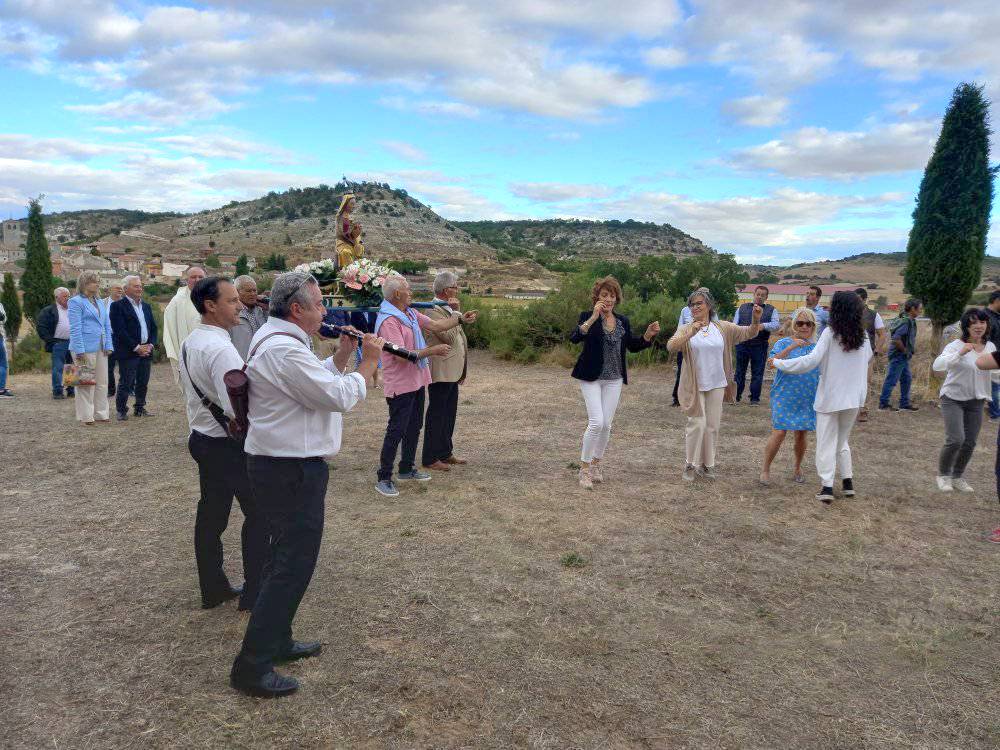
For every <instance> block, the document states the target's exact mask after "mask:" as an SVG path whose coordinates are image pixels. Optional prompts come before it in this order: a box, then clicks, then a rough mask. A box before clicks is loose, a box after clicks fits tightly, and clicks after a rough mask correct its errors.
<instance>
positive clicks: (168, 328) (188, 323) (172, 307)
mask: <svg viewBox="0 0 1000 750" xmlns="http://www.w3.org/2000/svg"><path fill="white" fill-rule="evenodd" d="M203 278H205V269H204V268H203V267H202V266H197V265H196V266H189V267H188V269H187V270H186V271H185V272H184V281H185V285H184V286H182V287H181V288H180V289H178V290H177V294H175V295H174V298H173V299H172V300H170V303H169V304H168V305H167V309H166V310H164V311H163V348H164V349H166V350H167V359H169V360H170V371H171V372H172V373H173V374H174V382H175V383H177V384H178V386H180V370H179V369H178V366H177V361H178V359H180V351H181V344H183V343H184V339H186V338H187V337H188V336H189V335H190V334H191V331H193V330H194V329H195V328H197V327H198V326H199V325H200V324H201V315H199V314H198V311H197V310H196V309H195V307H194V305H193V304H192V302H191V290H192V289H194V285H195V284H197V283H198V282H199V281H201V280H202V279H203Z"/></svg>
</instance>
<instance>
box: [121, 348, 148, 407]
mask: <svg viewBox="0 0 1000 750" xmlns="http://www.w3.org/2000/svg"><path fill="white" fill-rule="evenodd" d="M152 365H153V358H152V357H129V358H128V359H119V360H118V394H117V396H115V408H117V409H118V413H119V414H120V413H122V412H126V411H128V397H129V394H130V393H134V394H135V410H136V411H139V409H142V408H143V407H144V406H145V405H146V387H147V386H148V385H149V370H150V367H152Z"/></svg>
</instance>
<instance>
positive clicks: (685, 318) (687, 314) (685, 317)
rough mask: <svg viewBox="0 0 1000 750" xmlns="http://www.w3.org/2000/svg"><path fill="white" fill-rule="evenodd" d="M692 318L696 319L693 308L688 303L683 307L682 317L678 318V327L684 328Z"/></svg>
mask: <svg viewBox="0 0 1000 750" xmlns="http://www.w3.org/2000/svg"><path fill="white" fill-rule="evenodd" d="M692 320H694V317H693V316H692V315H691V308H690V307H688V306H687V305H684V307H682V308H681V314H680V317H679V318H677V327H678V328H683V327H684V326H686V325H687V324H688V323H690V322H691V321H692Z"/></svg>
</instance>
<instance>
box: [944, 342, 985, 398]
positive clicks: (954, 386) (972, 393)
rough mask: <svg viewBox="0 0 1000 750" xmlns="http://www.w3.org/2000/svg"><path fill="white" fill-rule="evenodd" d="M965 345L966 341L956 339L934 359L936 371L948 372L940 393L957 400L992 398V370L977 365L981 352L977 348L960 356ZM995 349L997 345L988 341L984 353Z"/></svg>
mask: <svg viewBox="0 0 1000 750" xmlns="http://www.w3.org/2000/svg"><path fill="white" fill-rule="evenodd" d="M963 346H965V342H964V341H962V340H961V339H956V340H955V341H952V342H951V343H950V344H948V346H946V347H945V348H944V349H943V350H942V351H941V353H940V354H939V355H938V356H937V359H935V360H934V364H933V365H932V367H933V369H934V371H935V372H946V373H947V375H946V376H945V379H944V383H943V384H942V385H941V392H940V395H942V396H947V397H948V398H950V399H953V400H955V401H971V400H973V399H988V398H992V388H991V385H992V384H991V378H990V371H989V370H980V369H979V368H977V367H976V358H977V357H978V356H979V353H978V352H976V350H975V349H973V350H972V351H971V352H968V353H966V354H965V356H963V357H960V356H958V353H959V352H960V351H962V347H963ZM995 351H996V347H995V346H994V345H993V342H992V341H988V342H986V347H985V348H984V349H983V351H982V354H989V353H991V352H995Z"/></svg>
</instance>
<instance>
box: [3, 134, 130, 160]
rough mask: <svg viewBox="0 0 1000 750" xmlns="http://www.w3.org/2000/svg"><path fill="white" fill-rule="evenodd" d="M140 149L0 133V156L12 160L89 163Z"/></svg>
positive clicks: (120, 145)
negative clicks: (51, 160) (3, 155)
mask: <svg viewBox="0 0 1000 750" xmlns="http://www.w3.org/2000/svg"><path fill="white" fill-rule="evenodd" d="M142 150H143V149H142V148H141V147H138V146H135V145H129V144H106V143H93V142H88V141H82V140H78V139H75V138H35V137H33V136H29V135H18V134H3V133H0V153H2V154H6V155H7V156H10V157H12V158H15V159H53V160H70V161H89V160H90V159H94V158H96V157H100V156H109V155H121V154H135V153H141V152H142Z"/></svg>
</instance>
